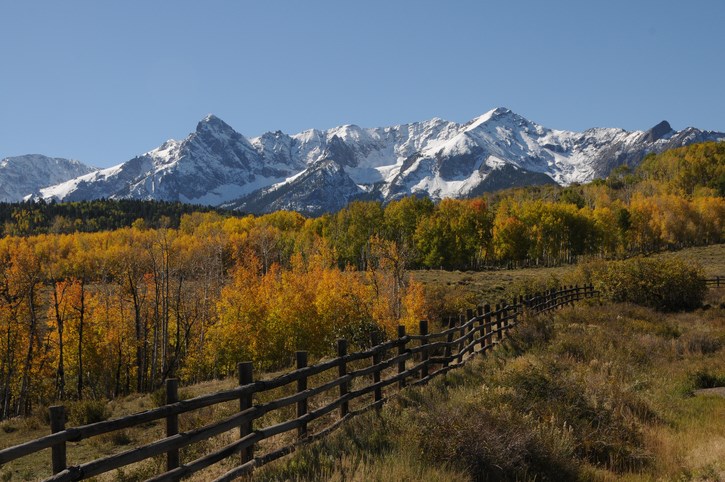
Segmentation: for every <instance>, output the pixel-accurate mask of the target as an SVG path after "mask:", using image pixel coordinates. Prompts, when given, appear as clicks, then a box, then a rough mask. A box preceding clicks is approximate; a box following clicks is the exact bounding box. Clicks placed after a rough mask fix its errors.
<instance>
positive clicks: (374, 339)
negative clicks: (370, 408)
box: [370, 333, 383, 409]
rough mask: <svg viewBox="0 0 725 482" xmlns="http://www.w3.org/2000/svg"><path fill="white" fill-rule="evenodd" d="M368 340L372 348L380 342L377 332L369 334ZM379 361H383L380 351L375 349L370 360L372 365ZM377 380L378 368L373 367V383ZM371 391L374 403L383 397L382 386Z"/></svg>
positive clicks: (378, 376)
mask: <svg viewBox="0 0 725 482" xmlns="http://www.w3.org/2000/svg"><path fill="white" fill-rule="evenodd" d="M370 342H371V344H372V346H373V348H374V347H376V346H378V345H379V344H380V336H379V335H378V333H371V334H370ZM381 361H383V354H382V352H380V351H376V352H375V353H373V360H372V363H373V366H375V365H377V364H379V363H380V362H381ZM378 382H380V369H375V370H374V371H373V384H375V383H378ZM373 393H374V399H373V400H374V401H375V402H376V403H377V402H379V401H380V400H382V399H383V389H382V388H380V387H377V388H375V389H374V390H373ZM377 408H378V409H379V408H380V406H378V407H377Z"/></svg>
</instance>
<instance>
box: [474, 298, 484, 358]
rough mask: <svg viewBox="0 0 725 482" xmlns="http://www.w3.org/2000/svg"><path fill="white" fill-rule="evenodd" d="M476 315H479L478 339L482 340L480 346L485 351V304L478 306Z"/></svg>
mask: <svg viewBox="0 0 725 482" xmlns="http://www.w3.org/2000/svg"><path fill="white" fill-rule="evenodd" d="M476 316H477V317H478V331H479V333H478V339H479V341H480V343H479V344H478V346H479V347H480V350H481V351H483V349H484V348H486V339H485V338H484V337H483V306H480V305H479V306H477V307H476Z"/></svg>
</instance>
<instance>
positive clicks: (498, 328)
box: [496, 303, 503, 343]
mask: <svg viewBox="0 0 725 482" xmlns="http://www.w3.org/2000/svg"><path fill="white" fill-rule="evenodd" d="M501 314H502V311H501V304H500V303H496V341H498V342H499V343H500V342H501V340H503V331H502V330H503V327H502V321H501Z"/></svg>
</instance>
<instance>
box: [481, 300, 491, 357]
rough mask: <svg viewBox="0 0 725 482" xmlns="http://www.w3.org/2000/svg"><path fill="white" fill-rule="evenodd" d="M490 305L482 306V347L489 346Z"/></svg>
mask: <svg viewBox="0 0 725 482" xmlns="http://www.w3.org/2000/svg"><path fill="white" fill-rule="evenodd" d="M492 341H493V340H491V305H484V306H483V344H484V347H489V346H491V342H492Z"/></svg>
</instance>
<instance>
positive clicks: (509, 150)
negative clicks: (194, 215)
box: [41, 108, 725, 214]
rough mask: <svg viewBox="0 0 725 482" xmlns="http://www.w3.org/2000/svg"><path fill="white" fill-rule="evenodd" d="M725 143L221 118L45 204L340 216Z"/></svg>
mask: <svg viewBox="0 0 725 482" xmlns="http://www.w3.org/2000/svg"><path fill="white" fill-rule="evenodd" d="M724 139H725V134H723V133H717V132H709V131H700V130H698V129H694V128H687V129H684V130H682V131H679V132H677V131H674V130H673V129H672V128H671V127H670V125H669V124H668V123H667V122H662V123H660V124H658V125H657V126H655V127H653V128H652V129H650V130H648V131H632V132H629V131H625V130H622V129H616V128H595V129H589V130H586V131H584V132H570V131H562V130H554V129H548V128H545V127H543V126H541V125H539V124H536V123H534V122H531V121H529V120H527V119H525V118H524V117H522V116H520V115H518V114H515V113H513V112H511V111H510V110H508V109H505V108H498V109H494V110H491V111H489V112H487V113H485V114H483V115H482V116H480V117H477V118H476V119H473V120H472V121H470V122H467V123H464V124H459V123H456V122H450V121H445V120H442V119H438V118H435V119H431V120H428V121H424V122H416V123H412V124H404V125H398V126H392V127H382V128H361V127H358V126H355V125H345V126H340V127H336V128H333V129H329V130H325V131H321V130H316V129H312V130H308V131H304V132H301V133H299V134H295V135H287V134H284V133H282V132H279V131H277V132H268V133H266V134H264V135H262V136H260V137H255V138H250V139H246V138H245V137H244V136H242V135H241V134H239V133H238V132H236V131H234V129H232V128H231V127H230V126H228V125H227V124H225V123H224V122H223V121H221V120H220V119H218V118H217V117H214V116H212V115H210V116H207V117H206V118H204V119H203V120H202V121H201V122H199V124H198V125H197V128H196V131H195V132H193V133H191V134H190V135H189V136H188V137H186V138H185V139H184V140H182V141H174V140H170V141H167V142H166V143H164V144H163V145H162V146H160V147H159V148H157V149H154V150H152V151H150V152H147V153H146V154H143V155H141V156H138V157H136V158H134V159H131V160H130V161H128V162H125V163H123V164H120V165H118V166H115V167H111V168H108V169H103V170H100V171H96V172H93V173H90V174H87V175H84V176H80V177H78V178H76V179H72V180H69V181H67V182H64V183H61V184H57V185H54V186H51V187H48V188H45V189H42V190H41V195H42V196H43V197H45V198H55V199H59V200H61V199H62V200H79V199H90V198H97V197H109V198H127V197H129V198H137V199H163V200H179V201H183V202H193V203H200V204H210V205H224V206H228V207H234V208H238V209H242V210H245V211H250V212H269V211H273V210H277V209H293V210H298V211H300V212H303V213H306V214H319V213H322V212H325V211H335V210H337V209H339V208H340V207H342V206H344V205H345V204H346V203H347V202H349V201H351V200H354V199H377V200H381V201H384V202H386V201H390V200H392V199H396V198H399V197H401V196H405V195H409V194H419V195H427V196H430V197H431V198H433V199H441V198H444V197H470V196H475V195H478V194H480V193H482V192H485V191H491V190H496V189H500V188H505V187H511V186H521V185H526V184H541V183H547V182H549V183H553V182H556V183H559V184H564V185H566V184H570V183H572V182H586V181H589V180H592V179H594V178H596V177H601V176H605V175H607V174H608V173H609V171H610V170H611V169H612V168H614V167H616V166H618V165H621V164H623V163H627V164H630V165H636V164H637V163H638V162H639V161H641V159H642V158H643V157H644V156H645V155H646V154H647V153H649V152H661V151H663V150H666V149H669V148H673V147H679V146H683V145H687V144H691V143H694V142H702V141H705V140H724Z"/></svg>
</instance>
